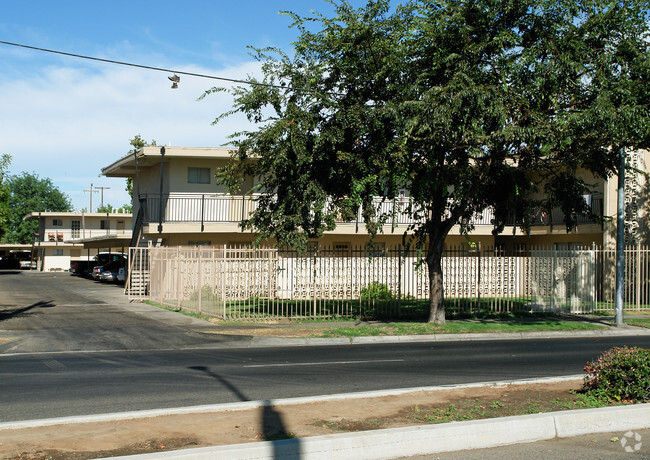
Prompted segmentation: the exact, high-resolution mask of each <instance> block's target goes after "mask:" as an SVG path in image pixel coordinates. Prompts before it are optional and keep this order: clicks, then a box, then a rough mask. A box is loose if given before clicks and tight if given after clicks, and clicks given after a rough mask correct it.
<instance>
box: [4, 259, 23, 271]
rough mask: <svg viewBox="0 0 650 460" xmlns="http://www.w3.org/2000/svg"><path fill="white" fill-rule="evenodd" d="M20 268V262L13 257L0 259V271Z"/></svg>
mask: <svg viewBox="0 0 650 460" xmlns="http://www.w3.org/2000/svg"><path fill="white" fill-rule="evenodd" d="M18 268H20V261H19V260H18V259H16V258H15V257H11V256H9V257H0V269H8V270H16V269H18Z"/></svg>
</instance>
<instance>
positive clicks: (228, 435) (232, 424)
mask: <svg viewBox="0 0 650 460" xmlns="http://www.w3.org/2000/svg"><path fill="white" fill-rule="evenodd" d="M581 384H582V381H581V380H571V381H564V382H558V383H541V384H540V383H537V384H525V385H508V386H488V387H478V388H454V389H437V390H434V391H421V392H413V393H407V394H403V395H397V396H382V397H375V398H356V399H345V400H344V401H341V400H336V401H327V402H316V403H309V404H296V405H283V406H267V407H261V408H258V409H254V410H244V411H230V412H211V413H197V414H183V415H168V416H160V417H153V418H145V419H132V420H121V421H116V422H94V423H85V424H66V425H55V426H48V427H39V428H24V429H16V430H2V431H0V440H1V441H0V458H2V459H53V460H59V459H74V460H84V459H89V458H97V457H111V456H118V455H132V454H138V453H146V452H159V451H163V450H176V449H184V448H192V447H207V446H215V445H226V444H239V443H246V442H256V441H265V440H277V439H285V438H294V437H306V436H318V435H325V434H332V433H340V432H346V431H360V430H373V429H381V428H396V427H403V426H413V425H422V424H426V423H442V422H447V421H452V420H467V419H470V418H488V417H501V416H507V415H516V414H529V413H537V412H543V411H548V410H563V409H573V408H579V407H585V401H584V399H583V398H580V397H579V396H578V395H576V394H575V393H572V390H579V389H580V387H581Z"/></svg>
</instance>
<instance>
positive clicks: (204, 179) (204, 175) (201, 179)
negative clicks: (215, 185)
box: [187, 167, 210, 184]
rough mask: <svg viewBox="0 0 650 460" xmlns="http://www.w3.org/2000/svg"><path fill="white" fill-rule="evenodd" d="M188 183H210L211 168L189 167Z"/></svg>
mask: <svg viewBox="0 0 650 460" xmlns="http://www.w3.org/2000/svg"><path fill="white" fill-rule="evenodd" d="M187 183H188V184H209V183H210V168H192V167H190V168H187Z"/></svg>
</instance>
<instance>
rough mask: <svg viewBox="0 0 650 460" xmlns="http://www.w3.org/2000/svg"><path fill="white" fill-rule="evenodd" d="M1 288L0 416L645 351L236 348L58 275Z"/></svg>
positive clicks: (412, 383) (567, 369)
mask: <svg viewBox="0 0 650 460" xmlns="http://www.w3.org/2000/svg"><path fill="white" fill-rule="evenodd" d="M58 278H61V279H58ZM110 288H112V289H113V290H110ZM0 292H3V297H2V298H0V338H2V337H4V338H5V339H7V338H11V336H12V335H13V336H15V337H17V338H15V340H12V341H9V342H7V343H5V344H4V345H1V346H0V382H1V384H2V391H1V392H0V421H2V422H7V421H17V420H31V419H39V418H52V417H61V416H71V415H87V414H97V413H106V412H120V411H130V410H140V409H156V408H168V407H184V406H193V405H203V404H218V403H225V402H235V401H246V400H265V399H276V398H289V397H297V396H311V395H323V394H335V393H348V392H355V391H370V390H381V389H391V388H411V387H419V386H431V385H444V384H456V383H468V382H482V381H494V380H508V379H519V378H532V377H549V376H559V375H574V374H580V373H581V372H582V367H583V366H584V364H585V362H587V361H588V360H590V359H593V358H594V357H596V356H598V355H599V354H600V353H601V352H603V351H604V350H607V349H609V348H611V347H612V346H616V345H618V346H620V345H638V346H643V347H646V348H650V337H649V336H640V337H597V338H567V339H534V340H533V339H528V340H503V341H500V340H490V341H464V342H435V343H411V344H407V343H402V344H395V343H386V344H374V345H338V346H318V347H307V346H302V347H276V348H254V349H252V348H240V346H241V345H242V342H241V340H242V339H241V338H238V339H233V340H232V341H229V340H230V339H228V338H227V337H226V338H223V337H215V336H214V335H213V334H205V333H204V332H206V330H207V329H208V328H213V327H215V326H209V325H205V323H203V322H201V321H196V320H191V319H188V318H187V317H184V316H182V315H179V314H175V313H171V312H166V311H163V310H159V309H155V308H150V307H147V308H146V309H145V308H144V307H142V311H141V312H138V308H139V307H138V306H137V305H136V306H133V305H127V304H126V303H125V302H124V301H123V298H122V297H120V295H121V294H120V293H119V291H118V290H115V289H114V287H113V286H103V285H98V284H96V283H93V282H91V281H87V280H82V279H77V278H71V277H69V276H68V275H58V277H53V276H48V275H37V274H34V275H32V274H17V275H0ZM39 299H40V300H39ZM98 299H99V300H98ZM101 302H105V303H101ZM224 342H227V343H224ZM48 343H49V344H50V346H49V348H48V347H47V345H48ZM224 345H226V346H227V347H224Z"/></svg>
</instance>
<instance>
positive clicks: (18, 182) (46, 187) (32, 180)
mask: <svg viewBox="0 0 650 460" xmlns="http://www.w3.org/2000/svg"><path fill="white" fill-rule="evenodd" d="M7 187H8V189H9V197H8V209H9V215H8V218H7V228H6V233H5V235H4V237H3V238H4V241H5V242H7V243H21V244H28V243H32V242H33V240H34V234H35V233H36V232H37V231H38V222H36V221H33V220H23V218H24V217H25V216H26V215H27V214H29V213H30V212H39V211H53V212H69V211H72V204H71V203H70V198H68V196H67V195H65V194H64V193H63V192H61V191H60V190H59V189H58V188H57V187H56V186H55V185H54V184H53V183H52V180H51V179H48V178H40V177H39V176H38V175H36V174H29V173H26V172H23V173H22V174H21V175H16V176H10V177H9V178H8V180H7Z"/></svg>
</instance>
